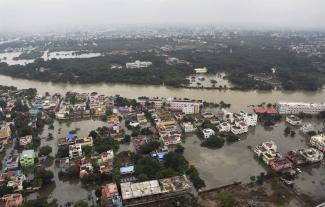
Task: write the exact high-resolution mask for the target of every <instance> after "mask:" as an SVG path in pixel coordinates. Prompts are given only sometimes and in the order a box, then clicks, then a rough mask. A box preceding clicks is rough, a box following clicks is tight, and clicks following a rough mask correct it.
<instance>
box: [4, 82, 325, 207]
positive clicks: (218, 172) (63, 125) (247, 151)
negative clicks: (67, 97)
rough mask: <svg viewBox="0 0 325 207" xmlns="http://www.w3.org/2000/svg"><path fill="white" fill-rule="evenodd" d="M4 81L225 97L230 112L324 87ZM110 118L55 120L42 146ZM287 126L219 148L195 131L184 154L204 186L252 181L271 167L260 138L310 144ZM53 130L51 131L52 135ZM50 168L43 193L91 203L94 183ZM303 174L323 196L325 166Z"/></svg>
mask: <svg viewBox="0 0 325 207" xmlns="http://www.w3.org/2000/svg"><path fill="white" fill-rule="evenodd" d="M0 81H1V84H2V85H13V86H17V87H18V88H26V87H28V86H33V87H35V88H36V89H37V90H38V92H39V93H40V94H42V93H45V92H49V93H51V94H53V93H55V92H60V93H65V92H68V91H77V92H81V93H82V92H84V93H91V92H94V91H96V92H98V93H99V94H105V95H116V94H119V95H121V96H124V97H128V98H137V97H139V96H141V95H146V96H154V95H157V94H159V96H162V97H191V98H193V99H200V100H203V101H209V102H216V103H219V102H220V101H225V102H226V103H230V104H231V106H230V109H229V110H230V111H232V112H239V111H248V112H252V109H253V107H252V106H253V105H254V106H257V105H259V104H261V100H263V102H265V103H272V104H273V103H275V102H276V101H284V100H291V101H306V100H308V101H314V102H323V101H325V100H324V97H325V91H324V90H323V91H320V92H301V91H297V92H282V91H272V92H260V91H247V92H245V91H232V90H230V91H229V90H228V91H219V90H217V91H211V90H194V89H175V88H168V87H164V86H133V85H123V84H119V85H116V84H88V85H73V84H57V83H44V82H38V81H30V80H20V79H13V78H9V77H6V76H0ZM204 110H205V111H206V112H212V113H216V112H217V111H218V110H215V109H214V108H206V109H204ZM303 121H306V122H308V123H312V124H313V125H314V127H315V130H316V131H322V130H323V129H324V123H323V120H320V119H317V118H305V119H304V120H303ZM106 125H107V123H106V122H103V121H101V120H99V119H86V120H80V121H60V120H55V121H54V123H53V127H54V128H53V129H49V128H48V127H47V126H46V127H45V128H44V130H43V132H42V134H41V135H40V137H41V146H45V145H49V146H51V147H52V148H53V153H54V152H56V151H57V149H58V145H57V143H58V140H57V139H58V138H60V137H65V136H66V135H67V134H68V133H69V132H70V131H71V130H75V131H76V134H77V135H78V136H81V137H85V136H88V134H89V132H90V131H91V130H95V129H97V128H98V127H103V126H106ZM287 126H288V123H285V121H284V120H282V121H280V122H278V123H276V124H275V125H274V126H271V127H264V126H262V125H257V126H256V127H254V128H250V129H249V131H248V133H247V134H244V135H240V141H238V142H235V143H227V144H225V146H224V147H223V148H221V149H207V148H204V147H201V146H200V143H201V141H200V139H199V138H198V137H197V135H196V134H188V135H186V136H185V139H184V140H183V143H182V145H183V146H184V148H185V151H184V156H185V158H186V159H187V160H188V162H189V163H190V164H191V165H194V166H195V167H196V168H197V169H198V171H199V173H200V176H201V178H202V179H203V180H204V181H205V182H206V184H207V185H206V189H212V188H216V187H221V186H224V185H229V184H232V183H234V182H242V183H249V182H250V181H251V180H250V179H251V177H252V176H258V175H260V174H261V173H267V172H268V171H269V170H268V169H267V167H266V166H265V165H264V163H262V162H261V161H259V160H258V159H257V157H256V156H255V154H254V152H253V150H252V148H253V147H255V146H257V145H259V144H261V143H262V142H267V141H270V140H272V141H274V142H275V143H276V144H277V146H278V150H279V152H280V153H282V154H285V153H286V152H288V151H290V150H293V149H300V148H306V147H308V146H309V138H308V136H306V135H304V134H303V133H301V132H300V131H299V128H298V127H293V128H292V130H294V131H295V132H296V133H295V136H293V137H291V136H285V134H284V131H285V128H286V127H287ZM49 133H50V134H52V135H53V138H52V139H48V136H49ZM125 150H130V151H135V149H134V147H133V145H132V143H131V144H121V145H120V151H125ZM48 169H50V170H52V171H53V172H54V180H55V183H53V184H51V185H49V186H46V187H45V188H44V190H42V191H41V192H39V194H40V195H46V196H49V197H50V198H56V199H58V202H59V203H60V204H61V205H64V204H65V203H67V202H71V201H72V202H75V201H78V200H85V201H87V202H89V203H90V204H91V203H93V202H95V200H94V199H95V196H94V191H95V188H96V187H95V186H91V185H90V186H84V185H82V184H81V183H80V181H79V180H78V179H76V180H70V181H64V180H62V179H60V178H59V177H58V172H59V168H58V166H57V165H56V164H55V163H54V162H53V163H52V164H51V165H50V166H49V167H48ZM301 170H302V173H301V174H300V175H299V176H298V178H297V179H295V181H294V183H295V189H296V190H297V191H299V192H301V193H304V194H307V195H309V196H311V197H312V198H314V199H316V200H319V201H321V200H322V199H324V194H323V192H324V191H325V186H324V183H325V165H324V164H322V163H320V164H315V165H312V166H306V167H301ZM37 195H38V193H33V194H30V195H29V196H28V198H29V199H32V198H35V197H36V196H37Z"/></svg>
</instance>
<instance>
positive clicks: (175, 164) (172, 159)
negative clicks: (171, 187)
mask: <svg viewBox="0 0 325 207" xmlns="http://www.w3.org/2000/svg"><path fill="white" fill-rule="evenodd" d="M165 165H166V166H167V167H170V168H171V169H173V170H175V171H176V172H179V173H184V172H185V171H186V170H187V169H188V162H187V160H186V159H185V158H184V156H183V155H180V154H177V153H175V152H169V153H168V154H167V155H165Z"/></svg>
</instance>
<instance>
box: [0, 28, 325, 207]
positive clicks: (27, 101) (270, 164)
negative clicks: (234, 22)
mask: <svg viewBox="0 0 325 207" xmlns="http://www.w3.org/2000/svg"><path fill="white" fill-rule="evenodd" d="M94 31H95V30H94ZM324 74H325V33H322V32H312V31H304V32H303V31H271V30H270V31H262V30H261V31H249V30H220V29H217V28H214V27H203V26H201V27H184V28H183V27H177V28H176V27H172V26H171V27H165V28H161V27H157V28H155V27H153V28H150V29H149V28H147V27H145V28H142V29H140V28H137V29H132V28H128V29H126V28H119V29H111V30H110V29H107V30H100V32H99V30H96V32H89V31H88V32H68V33H65V32H62V33H59V32H56V33H42V34H32V33H31V34H24V35H23V34H17V33H9V32H8V33H1V35H0V158H1V159H0V160H1V165H0V166H1V172H0V207H90V206H101V207H122V206H125V207H128V206H148V207H149V206H161V207H170V206H171V207H173V206H175V207H178V206H182V207H183V206H184V207H190V206H194V207H196V206H197V207H237V206H249V207H273V206H289V207H309V206H313V207H315V206H317V207H318V206H320V207H321V206H322V205H324V201H325V194H324V192H325V159H324V153H325V89H324V87H323V86H324V83H325V75H324Z"/></svg>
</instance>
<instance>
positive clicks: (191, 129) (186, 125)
mask: <svg viewBox="0 0 325 207" xmlns="http://www.w3.org/2000/svg"><path fill="white" fill-rule="evenodd" d="M182 125H183V129H184V131H185V133H191V132H194V131H195V130H196V128H195V127H194V126H193V124H192V123H191V122H184V123H183V124H182Z"/></svg>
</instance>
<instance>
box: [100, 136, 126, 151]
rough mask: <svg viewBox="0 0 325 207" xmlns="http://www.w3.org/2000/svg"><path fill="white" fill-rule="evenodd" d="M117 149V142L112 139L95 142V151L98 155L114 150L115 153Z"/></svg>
mask: <svg viewBox="0 0 325 207" xmlns="http://www.w3.org/2000/svg"><path fill="white" fill-rule="evenodd" d="M119 147H120V146H119V143H118V141H116V140H114V139H112V138H105V139H98V140H95V151H96V152H98V153H102V152H106V151H108V150H114V152H116V151H118V149H119Z"/></svg>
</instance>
